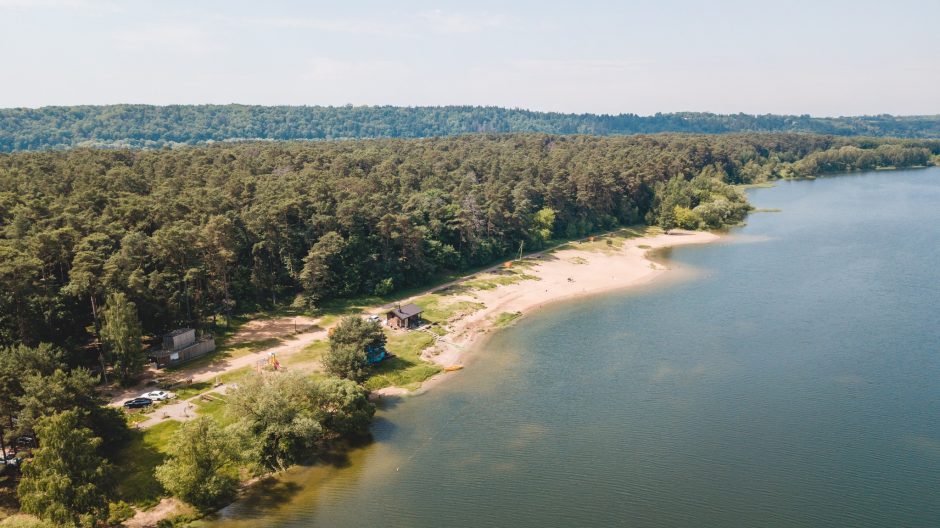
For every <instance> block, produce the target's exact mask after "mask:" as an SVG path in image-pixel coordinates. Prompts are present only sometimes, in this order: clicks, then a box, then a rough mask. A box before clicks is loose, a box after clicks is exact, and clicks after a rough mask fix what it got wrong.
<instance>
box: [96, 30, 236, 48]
mask: <svg viewBox="0 0 940 528" xmlns="http://www.w3.org/2000/svg"><path fill="white" fill-rule="evenodd" d="M114 39H115V40H116V41H117V42H118V43H119V44H121V45H123V46H125V47H128V48H131V49H135V50H144V51H157V52H166V51H170V52H174V53H210V52H216V51H222V50H223V47H222V46H221V45H220V44H219V43H218V41H216V40H215V39H213V38H212V37H211V35H209V33H207V32H205V31H204V30H202V29H199V28H196V27H191V26H150V27H144V28H136V29H132V30H123V31H118V32H117V33H115V34H114Z"/></svg>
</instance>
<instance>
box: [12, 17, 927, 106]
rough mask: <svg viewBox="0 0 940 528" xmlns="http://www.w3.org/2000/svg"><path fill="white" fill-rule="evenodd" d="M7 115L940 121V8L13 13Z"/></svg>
mask: <svg viewBox="0 0 940 528" xmlns="http://www.w3.org/2000/svg"><path fill="white" fill-rule="evenodd" d="M0 53H2V55H0V56H2V62H0V107H11V106H31V107H35V106H42V105H51V104H109V103H153V104H171V103H231V102H236V103H246V104H308V105H314V104H324V105H341V104H347V103H352V104H393V105H444V104H479V105H499V106H507V107H521V108H530V109H534V110H557V111H565V112H605V113H619V112H635V113H639V114H651V113H655V112H674V111H682V110H694V111H711V112H721V113H728V112H748V113H792V114H803V113H808V114H814V115H855V114H875V113H894V114H937V113H940V0H921V1H911V0H892V1H882V2H871V1H867V0H856V1H826V0H817V1H793V2H786V1H782V0H781V1H776V2H761V1H749V2H745V1H716V2H701V1H691V0H661V1H633V2H612V1H583V0H582V1H565V2H552V1H545V0H543V1H524V2H510V1H489V0H477V1H473V2H431V1H400V2H391V1H384V2H351V1H350V2H343V1H332V2H299V1H296V2H290V1H267V0H264V1H262V0H256V1H245V2H242V1H234V0H228V1H196V0H189V1H163V0H161V1H143V0H140V1H127V2H124V1H119V0H104V1H97V0H0Z"/></svg>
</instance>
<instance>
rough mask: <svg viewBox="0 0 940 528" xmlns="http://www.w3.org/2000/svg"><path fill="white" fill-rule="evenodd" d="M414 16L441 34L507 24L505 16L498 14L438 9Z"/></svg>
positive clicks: (496, 27) (468, 31) (499, 26)
mask: <svg viewBox="0 0 940 528" xmlns="http://www.w3.org/2000/svg"><path fill="white" fill-rule="evenodd" d="M416 18H417V19H418V20H419V21H421V23H422V24H423V25H424V26H425V28H426V29H427V30H429V31H433V32H434V33H443V34H460V33H464V34H466V33H480V32H483V31H488V30H491V29H498V28H502V27H504V26H505V25H506V24H507V18H506V17H505V16H503V15H499V14H493V13H481V14H478V15H466V14H463V13H446V12H444V11H442V10H440V9H435V10H433V11H427V12H424V13H419V14H418V15H417V16H416Z"/></svg>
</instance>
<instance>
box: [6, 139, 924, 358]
mask: <svg viewBox="0 0 940 528" xmlns="http://www.w3.org/2000/svg"><path fill="white" fill-rule="evenodd" d="M938 153H940V141H925V140H893V139H864V138H837V137H829V136H810V135H797V134H782V135H781V134H777V135H775V134H745V135H723V136H704V135H699V136H689V135H656V136H633V137H592V136H551V135H542V134H523V135H473V136H460V137H452V138H441V139H425V140H363V141H347V142H316V143H309V142H282V143H248V144H237V145H217V146H210V147H192V148H186V149H178V150H97V149H75V150H69V151H61V152H59V151H55V152H40V153H17V154H8V155H2V156H0V226H2V228H0V262H2V268H0V281H2V293H0V343H2V344H3V345H7V346H12V345H16V344H24V345H28V346H35V345H38V344H40V343H51V344H54V345H56V346H59V347H62V348H64V349H65V350H67V351H68V352H69V359H70V361H71V362H73V363H76V364H79V363H82V362H83V361H86V360H87V359H89V358H88V356H89V355H90V354H89V351H88V350H87V348H86V345H87V344H88V343H89V342H90V341H92V340H93V339H94V337H95V332H96V331H97V330H100V328H98V326H99V323H100V321H99V320H98V319H99V314H98V312H99V311H100V308H101V307H102V306H103V305H104V304H105V302H106V297H107V296H108V294H111V293H121V294H123V295H124V296H126V297H127V299H128V300H129V301H132V302H134V303H135V304H136V306H137V309H138V310H139V312H140V314H139V315H140V320H141V321H142V324H143V329H142V330H143V333H144V334H145V335H158V334H160V333H162V332H165V331H168V330H171V329H173V328H177V327H180V326H192V327H196V328H203V327H205V325H207V324H209V322H211V321H213V320H217V317H218V316H223V315H228V316H230V315H231V314H233V313H237V312H240V311H249V310H255V309H257V308H259V307H261V308H263V307H266V306H267V307H272V306H275V305H278V304H282V303H284V302H285V301H287V302H291V301H292V300H294V299H295V296H297V295H300V297H301V298H302V301H303V302H304V303H305V304H306V305H308V306H316V305H318V304H320V303H323V302H326V301H329V300H331V299H336V298H342V297H350V296H355V295H361V294H379V295H387V294H389V293H392V292H394V291H396V290H399V289H402V288H409V287H416V286H420V285H423V284H426V283H427V282H428V281H429V280H431V279H432V278H433V277H435V276H437V275H439V274H441V273H443V272H454V271H456V272H459V271H461V270H467V269H472V268H478V267H480V266H484V265H487V264H490V263H493V262H495V261H497V260H499V259H502V258H505V257H507V256H508V255H512V254H514V253H516V252H518V250H519V247H520V244H524V245H525V248H526V249H528V250H535V249H539V248H541V247H545V245H546V244H547V243H548V242H549V241H550V240H556V239H565V238H567V239H571V238H575V237H579V236H583V235H586V234H590V233H592V232H594V231H597V230H605V229H611V228H613V227H615V226H618V225H632V224H635V223H637V222H645V223H648V224H659V225H661V226H663V227H667V228H668V227H673V226H678V227H683V228H689V229H696V228H718V227H721V226H723V225H728V224H733V223H736V222H739V221H741V220H742V219H743V218H744V215H745V214H746V212H747V210H748V205H747V202H746V199H745V198H744V196H743V195H742V194H741V193H739V192H738V191H737V190H736V189H735V188H734V187H733V186H734V185H736V184H747V183H755V182H763V181H767V180H773V179H777V178H791V177H801V176H810V175H814V174H819V173H824V172H836V171H844V170H853V169H870V168H878V167H901V166H906V167H909V166H920V165H927V164H930V163H932V162H934V161H936V159H937V155H938ZM92 357H93V355H92Z"/></svg>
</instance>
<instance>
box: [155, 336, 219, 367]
mask: <svg viewBox="0 0 940 528" xmlns="http://www.w3.org/2000/svg"><path fill="white" fill-rule="evenodd" d="M213 350H215V338H214V337H212V336H203V337H202V338H201V339H199V340H197V339H196V330H195V329H193V328H180V329H179V330H174V331H172V332H170V333H168V334H166V335H164V336H163V346H162V347H161V348H159V349H157V350H154V351H153V352H152V353H151V357H152V358H153V360H154V361H155V362H156V363H157V367H160V368H162V367H167V366H170V365H177V364H179V363H184V362H186V361H189V360H192V359H196V358H198V357H202V356H204V355H206V354H208V353H209V352H212V351H213Z"/></svg>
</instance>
